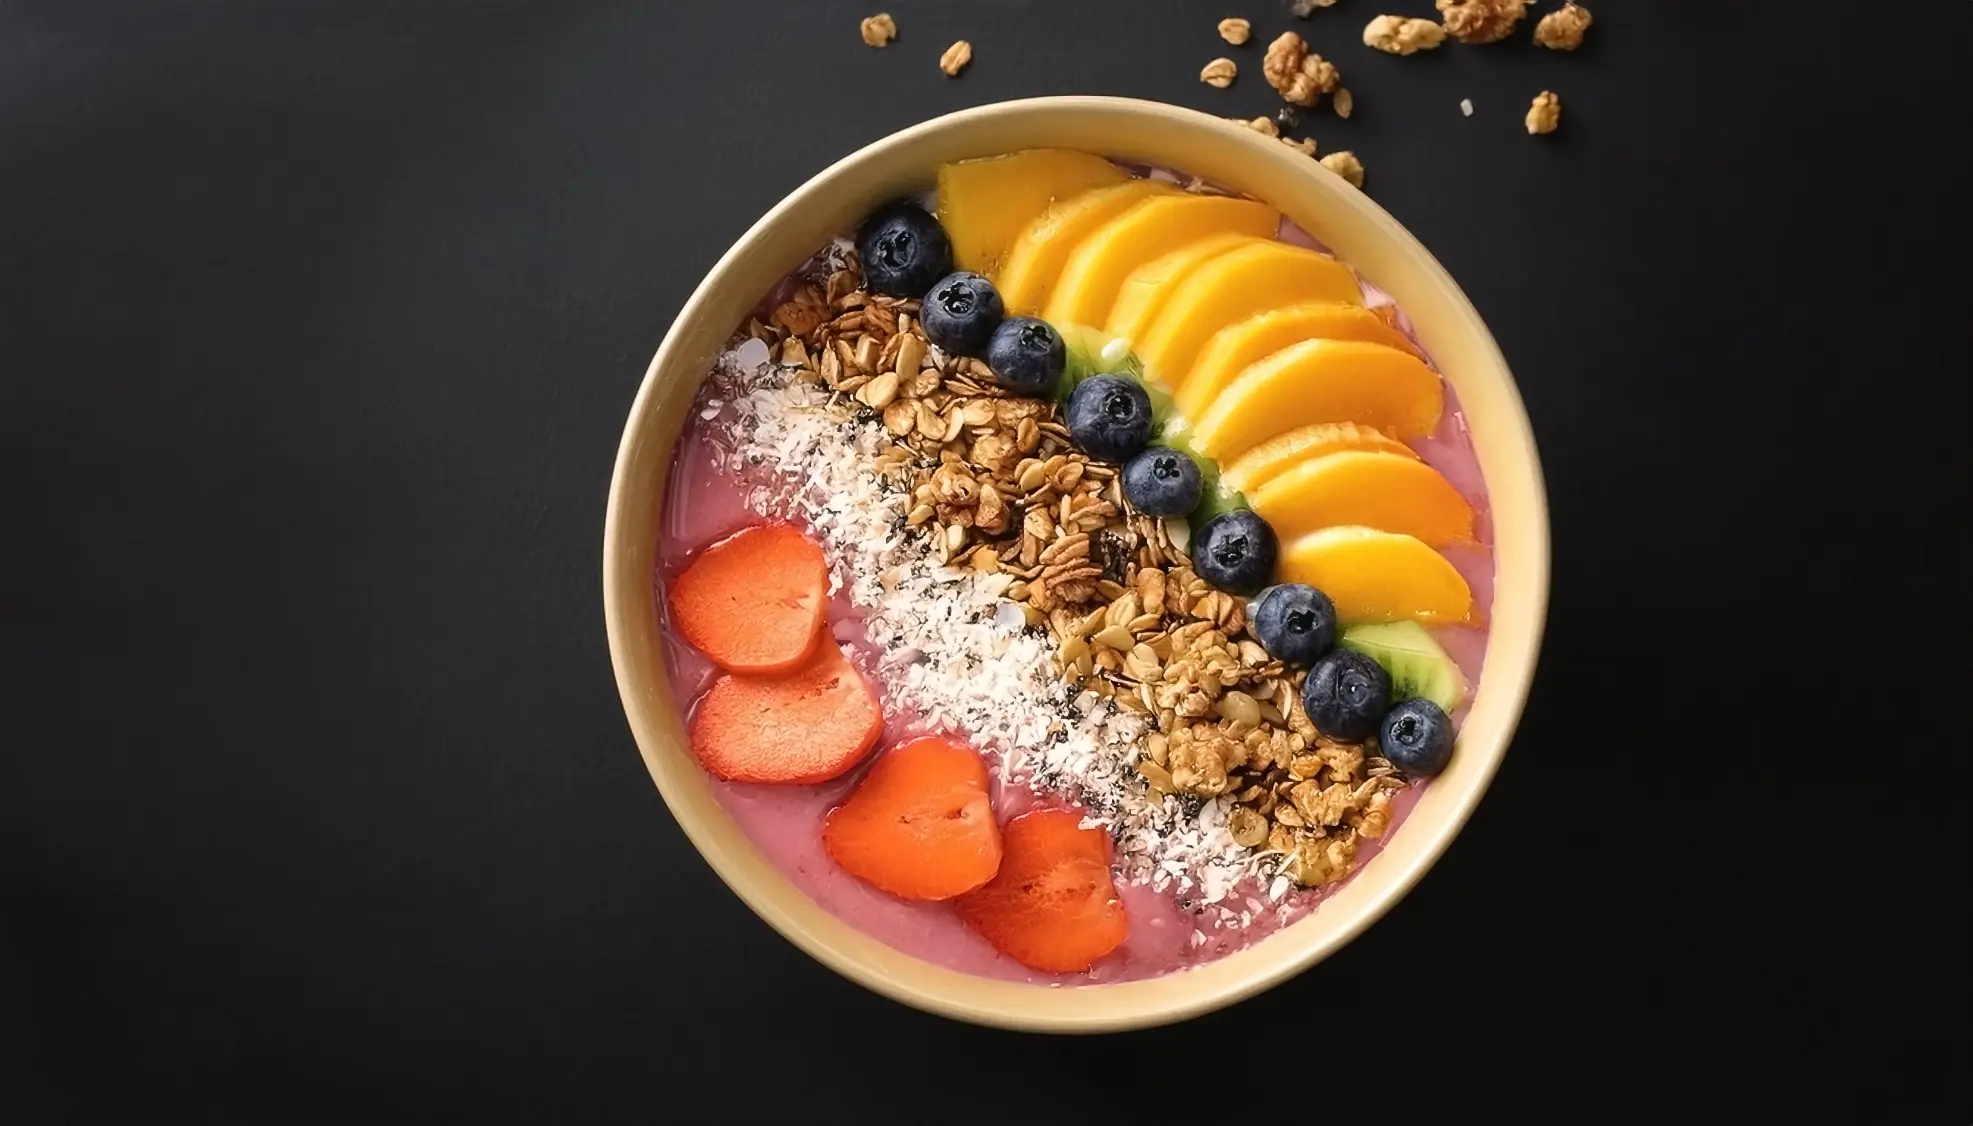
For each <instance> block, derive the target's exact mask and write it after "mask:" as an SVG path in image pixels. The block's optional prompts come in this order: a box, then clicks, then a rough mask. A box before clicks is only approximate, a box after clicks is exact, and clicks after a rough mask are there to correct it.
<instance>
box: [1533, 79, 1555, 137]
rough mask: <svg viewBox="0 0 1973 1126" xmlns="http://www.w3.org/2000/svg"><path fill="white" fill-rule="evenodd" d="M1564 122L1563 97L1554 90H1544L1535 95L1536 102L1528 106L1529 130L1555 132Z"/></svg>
mask: <svg viewBox="0 0 1973 1126" xmlns="http://www.w3.org/2000/svg"><path fill="white" fill-rule="evenodd" d="M1560 124H1562V99H1560V98H1558V97H1556V96H1555V93H1554V91H1552V90H1543V91H1542V92H1541V93H1539V94H1536V95H1535V102H1534V104H1533V105H1531V106H1529V107H1528V132H1529V133H1531V134H1533V133H1553V132H1555V127H1556V126H1558V125H1560Z"/></svg>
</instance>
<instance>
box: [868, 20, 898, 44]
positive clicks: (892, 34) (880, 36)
mask: <svg viewBox="0 0 1973 1126" xmlns="http://www.w3.org/2000/svg"><path fill="white" fill-rule="evenodd" d="M861 30H862V31H863V41H864V42H865V43H868V44H869V45H870V46H872V47H883V46H886V45H887V44H889V43H890V41H891V40H893V39H896V38H897V21H896V20H894V19H892V18H891V14H890V13H889V12H878V13H877V14H876V15H874V16H865V17H864V19H863V25H862V29H861Z"/></svg>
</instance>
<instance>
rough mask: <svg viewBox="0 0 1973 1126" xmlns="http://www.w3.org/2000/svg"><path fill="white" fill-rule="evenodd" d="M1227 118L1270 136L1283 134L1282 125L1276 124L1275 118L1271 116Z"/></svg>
mask: <svg viewBox="0 0 1973 1126" xmlns="http://www.w3.org/2000/svg"><path fill="white" fill-rule="evenodd" d="M1227 120H1228V121H1234V122H1238V123H1239V124H1241V125H1245V126H1246V127H1247V128H1249V129H1252V130H1253V131H1254V132H1256V133H1261V134H1265V135H1266V136H1269V137H1279V136H1280V135H1281V128H1280V126H1278V125H1276V124H1275V123H1274V119H1273V118H1271V117H1256V118H1253V119H1252V120H1249V119H1247V118H1244V117H1229V118H1227Z"/></svg>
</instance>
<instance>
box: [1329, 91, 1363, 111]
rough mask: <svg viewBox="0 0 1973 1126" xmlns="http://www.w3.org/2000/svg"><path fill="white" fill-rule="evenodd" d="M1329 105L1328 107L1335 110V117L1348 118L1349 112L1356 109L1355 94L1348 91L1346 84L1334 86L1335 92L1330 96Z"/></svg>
mask: <svg viewBox="0 0 1973 1126" xmlns="http://www.w3.org/2000/svg"><path fill="white" fill-rule="evenodd" d="M1329 105H1330V108H1332V109H1334V110H1335V111H1336V116H1337V117H1341V118H1348V117H1349V115H1350V114H1352V113H1354V112H1355V111H1356V95H1354V94H1352V93H1350V88H1349V87H1348V86H1339V87H1337V88H1336V92H1335V93H1334V94H1333V95H1331V96H1330V98H1329Z"/></svg>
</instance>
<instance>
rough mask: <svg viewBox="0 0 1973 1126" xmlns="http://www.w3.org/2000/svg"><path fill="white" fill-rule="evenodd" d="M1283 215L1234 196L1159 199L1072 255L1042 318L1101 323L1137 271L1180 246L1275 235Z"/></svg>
mask: <svg viewBox="0 0 1973 1126" xmlns="http://www.w3.org/2000/svg"><path fill="white" fill-rule="evenodd" d="M1280 226H1281V213H1280V212H1279V211H1276V210H1275V209H1274V208H1272V207H1269V206H1268V205H1267V204H1264V203H1256V202H1254V201H1253V200H1250V199H1233V198H1231V197H1228V196H1209V195H1181V196H1159V197H1155V198H1152V199H1147V200H1144V201H1143V202H1141V203H1139V204H1137V205H1136V206H1134V207H1132V208H1130V209H1129V210H1128V211H1125V212H1124V213H1123V214H1121V215H1119V216H1117V217H1116V218H1114V219H1112V220H1110V221H1109V222H1108V223H1105V224H1104V225H1103V226H1102V227H1101V228H1100V229H1098V230H1097V231H1096V233H1095V234H1093V235H1091V236H1089V237H1088V238H1087V239H1084V240H1083V242H1082V244H1081V245H1079V246H1077V247H1076V248H1075V252H1074V253H1072V254H1070V255H1069V260H1068V262H1067V263H1066V264H1064V265H1063V267H1062V275H1061V277H1060V278H1059V279H1057V280H1056V282H1055V292H1054V294H1053V295H1052V296H1051V297H1049V299H1048V304H1047V305H1046V306H1045V307H1044V309H1043V312H1042V314H1041V315H1042V319H1043V320H1046V321H1048V322H1049V323H1051V324H1057V325H1061V324H1085V325H1100V324H1103V323H1105V322H1106V321H1108V320H1109V316H1110V307H1111V306H1112V305H1114V304H1115V303H1116V299H1117V292H1118V290H1120V289H1122V288H1123V284H1124V279H1125V278H1126V277H1128V276H1129V275H1130V273H1131V271H1133V270H1135V269H1137V267H1139V266H1142V265H1144V264H1145V263H1146V262H1149V261H1151V260H1152V259H1154V258H1157V257H1159V256H1160V255H1161V254H1163V253H1164V252H1166V251H1169V250H1170V249H1171V248H1172V247H1174V246H1180V245H1184V244H1186V243H1191V242H1196V241H1198V240H1199V239H1202V238H1208V237H1211V236H1213V235H1218V234H1239V235H1251V236H1254V237H1272V236H1273V235H1274V233H1275V231H1276V230H1278V229H1279V228H1280Z"/></svg>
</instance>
